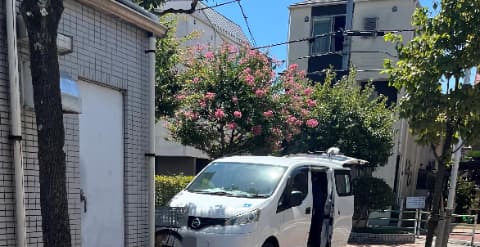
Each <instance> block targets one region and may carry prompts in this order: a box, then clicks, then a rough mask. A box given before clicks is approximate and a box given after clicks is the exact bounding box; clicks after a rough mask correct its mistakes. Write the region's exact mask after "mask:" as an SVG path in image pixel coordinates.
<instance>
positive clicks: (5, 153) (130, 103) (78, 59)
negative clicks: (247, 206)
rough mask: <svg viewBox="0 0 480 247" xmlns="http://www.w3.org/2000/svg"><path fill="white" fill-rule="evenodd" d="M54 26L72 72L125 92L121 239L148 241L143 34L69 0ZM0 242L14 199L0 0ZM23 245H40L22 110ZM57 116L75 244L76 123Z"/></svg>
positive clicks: (34, 175)
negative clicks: (69, 39)
mask: <svg viewBox="0 0 480 247" xmlns="http://www.w3.org/2000/svg"><path fill="white" fill-rule="evenodd" d="M64 5H65V11H64V14H63V17H62V21H61V23H60V26H59V32H60V33H63V34H66V35H70V36H73V42H74V44H73V46H74V51H73V53H71V54H68V55H65V56H62V57H61V58H60V67H61V68H60V69H61V70H62V71H65V72H67V73H69V74H70V75H71V76H72V77H73V78H78V79H82V80H87V81H90V82H94V83H97V84H99V85H103V86H107V87H111V88H116V89H119V90H121V91H122V92H123V95H124V126H125V132H124V138H125V139H124V140H125V142H124V143H125V146H124V147H125V148H124V149H125V166H124V168H123V169H124V173H125V181H124V184H125V188H124V195H125V211H124V213H125V246H128V247H130V246H131V247H134V246H146V245H147V243H148V180H147V166H146V159H145V153H146V152H147V148H148V137H149V135H150V133H148V94H149V92H148V91H147V88H148V80H147V67H148V66H147V57H146V55H145V52H144V51H145V50H146V49H147V44H148V40H147V33H146V32H145V31H142V30H140V29H138V28H136V27H134V26H132V25H130V24H127V23H126V22H123V21H121V20H119V19H118V18H115V17H112V16H110V15H108V14H105V13H103V12H99V11H96V10H94V9H92V8H90V7H86V6H82V5H81V4H79V3H78V2H76V1H74V0H65V1H64ZM0 23H1V24H0V247H1V246H15V216H14V214H15V212H14V210H15V199H14V196H15V194H14V181H13V165H12V162H11V148H10V142H9V139H8V136H9V131H10V127H9V100H8V64H7V48H6V40H5V32H6V31H5V14H4V1H0ZM22 120H23V153H24V165H25V192H26V194H25V202H26V210H27V211H26V215H27V238H28V240H27V242H28V246H43V244H42V227H41V214H40V198H39V197H40V190H39V180H38V168H39V167H38V161H37V153H36V152H37V146H36V145H37V144H36V143H37V141H36V125H35V114H34V113H33V111H32V110H30V109H24V113H23V119H22ZM78 121H79V120H78V116H77V115H68V114H66V115H64V124H65V147H64V150H65V152H66V155H67V157H66V161H67V189H68V192H69V196H68V197H69V214H70V223H71V231H72V243H73V246H81V209H82V204H81V203H80V167H79V125H78V124H79V122H78Z"/></svg>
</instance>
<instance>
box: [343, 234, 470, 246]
mask: <svg viewBox="0 0 480 247" xmlns="http://www.w3.org/2000/svg"><path fill="white" fill-rule="evenodd" d="M423 246H425V237H424V236H422V237H420V238H417V240H416V241H415V243H414V244H397V245H381V244H356V245H354V244H349V245H347V247H423ZM432 246H435V243H434V244H433V245H432ZM465 246H470V245H469V244H466V243H465V244H462V243H448V247H465Z"/></svg>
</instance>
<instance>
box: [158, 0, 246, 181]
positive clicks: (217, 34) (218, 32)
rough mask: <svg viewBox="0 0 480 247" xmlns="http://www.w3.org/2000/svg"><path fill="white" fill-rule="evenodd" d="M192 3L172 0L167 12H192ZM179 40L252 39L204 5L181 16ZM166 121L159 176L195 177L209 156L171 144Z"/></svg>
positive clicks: (219, 41) (161, 134)
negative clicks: (194, 33)
mask: <svg viewBox="0 0 480 247" xmlns="http://www.w3.org/2000/svg"><path fill="white" fill-rule="evenodd" d="M191 2H192V1H191V0H172V1H168V2H167V3H166V4H165V6H163V9H169V8H173V9H189V8H190V4H191ZM176 18H177V37H179V38H181V37H185V36H186V35H189V34H191V33H192V32H197V33H198V37H197V38H195V39H192V40H188V41H186V42H185V44H184V45H185V46H186V47H192V46H195V45H197V44H202V45H207V46H211V47H219V46H221V45H222V44H224V43H229V44H233V45H236V46H241V45H243V44H248V43H249V41H248V38H247V36H246V35H245V33H244V32H243V30H242V28H241V27H240V26H239V25H238V24H236V23H234V22H233V21H231V20H230V19H228V18H227V17H225V16H223V15H222V14H220V13H219V12H217V11H215V10H214V9H212V8H208V7H207V5H205V4H204V3H202V2H199V3H198V5H197V10H196V11H195V12H194V13H193V14H191V15H190V14H177V15H176ZM164 125H165V122H164V121H160V122H159V123H157V125H156V129H155V131H156V153H155V154H156V156H157V158H156V161H157V162H156V171H157V174H158V173H160V174H178V173H183V174H185V175H194V174H196V173H197V172H198V171H199V170H200V169H202V168H203V167H204V166H205V165H207V163H208V161H209V157H208V155H207V154H206V153H204V152H202V151H200V150H198V149H195V148H193V147H189V146H184V145H181V144H180V143H177V142H174V141H169V140H168V139H169V137H170V133H169V131H168V129H166V128H165V126H164Z"/></svg>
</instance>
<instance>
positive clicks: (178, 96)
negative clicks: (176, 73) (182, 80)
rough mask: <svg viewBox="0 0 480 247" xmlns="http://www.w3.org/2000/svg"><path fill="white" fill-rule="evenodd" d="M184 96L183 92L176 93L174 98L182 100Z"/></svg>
mask: <svg viewBox="0 0 480 247" xmlns="http://www.w3.org/2000/svg"><path fill="white" fill-rule="evenodd" d="M185 97H186V96H185V95H184V94H178V95H177V96H175V98H176V99H177V100H184V99H185Z"/></svg>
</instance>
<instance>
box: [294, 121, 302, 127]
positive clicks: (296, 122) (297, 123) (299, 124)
mask: <svg viewBox="0 0 480 247" xmlns="http://www.w3.org/2000/svg"><path fill="white" fill-rule="evenodd" d="M302 124H303V122H302V120H297V121H295V125H296V126H302Z"/></svg>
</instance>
